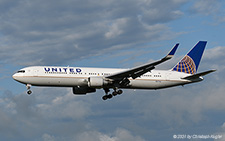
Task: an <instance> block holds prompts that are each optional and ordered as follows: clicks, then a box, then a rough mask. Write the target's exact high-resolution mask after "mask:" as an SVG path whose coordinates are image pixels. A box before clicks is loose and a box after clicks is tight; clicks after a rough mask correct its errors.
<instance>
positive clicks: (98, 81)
mask: <svg viewBox="0 0 225 141" xmlns="http://www.w3.org/2000/svg"><path fill="white" fill-rule="evenodd" d="M104 84H107V82H106V81H105V80H104V79H103V78H102V77H89V78H88V87H91V88H102V87H103V85H104Z"/></svg>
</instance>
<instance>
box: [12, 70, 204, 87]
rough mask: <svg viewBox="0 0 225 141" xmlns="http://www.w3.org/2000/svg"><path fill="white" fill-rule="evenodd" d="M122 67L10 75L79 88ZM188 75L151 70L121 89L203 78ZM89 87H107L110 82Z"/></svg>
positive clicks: (25, 80)
mask: <svg viewBox="0 0 225 141" xmlns="http://www.w3.org/2000/svg"><path fill="white" fill-rule="evenodd" d="M125 70H127V69H114V68H84V67H53V66H33V67H26V68H23V69H21V70H20V71H18V72H17V73H15V74H14V75H13V78H14V79H15V80H17V81H18V82H21V83H24V84H30V85H32V86H56V87H75V86H81V87H82V86H88V85H89V84H88V81H89V80H88V79H89V78H90V77H93V78H103V79H105V77H107V76H109V75H112V74H116V73H118V72H121V71H125ZM189 75H190V74H186V73H183V72H176V71H171V70H152V71H151V72H147V73H145V74H144V75H142V76H140V77H138V78H136V79H132V78H129V80H130V84H129V85H128V86H126V87H121V88H131V89H160V88H167V87H173V86H177V85H185V84H188V83H193V82H198V81H201V80H203V78H202V77H201V78H198V79H196V80H194V81H193V80H192V81H190V80H186V79H182V78H184V77H186V76H189ZM89 87H93V88H104V87H108V88H110V85H104V84H103V85H102V86H99V85H96V86H89Z"/></svg>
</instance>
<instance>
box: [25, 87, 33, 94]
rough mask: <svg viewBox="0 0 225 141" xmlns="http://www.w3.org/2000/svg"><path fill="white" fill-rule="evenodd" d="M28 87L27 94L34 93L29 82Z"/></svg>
mask: <svg viewBox="0 0 225 141" xmlns="http://www.w3.org/2000/svg"><path fill="white" fill-rule="evenodd" d="M26 87H27V94H28V95H30V94H31V93H32V91H31V90H30V87H31V85H30V84H27V85H26Z"/></svg>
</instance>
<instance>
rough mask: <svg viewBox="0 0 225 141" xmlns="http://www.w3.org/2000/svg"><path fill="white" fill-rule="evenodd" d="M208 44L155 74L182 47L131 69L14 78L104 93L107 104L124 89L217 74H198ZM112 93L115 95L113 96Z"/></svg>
mask: <svg viewBox="0 0 225 141" xmlns="http://www.w3.org/2000/svg"><path fill="white" fill-rule="evenodd" d="M206 43H207V41H199V42H198V43H197V44H196V45H195V46H194V47H193V48H192V49H191V50H190V51H189V52H188V53H187V54H186V55H185V56H184V57H183V58H182V59H181V60H180V61H179V62H178V63H177V64H176V65H175V66H174V67H173V68H172V69H169V70H155V67H156V66H157V65H159V64H161V63H163V62H165V61H167V60H169V59H171V58H172V57H173V56H174V54H175V52H176V50H177V48H178V45H179V43H177V44H175V46H174V47H173V48H172V49H171V50H170V51H169V53H168V54H167V55H166V56H165V57H163V58H162V59H160V60H158V61H154V62H152V63H146V64H143V65H140V66H137V67H134V68H131V69H116V68H88V67H69V66H68V67H57V66H31V67H25V68H23V69H20V70H19V71H17V72H16V73H15V74H14V75H13V76H12V77H13V79H14V80H16V81H18V82H20V83H23V84H25V85H26V87H27V94H29V95H30V94H31V93H32V91H31V90H30V88H31V86H53V87H72V91H73V94H75V95H86V94H87V93H94V92H96V89H103V90H104V91H105V95H104V96H103V97H102V99H103V100H107V99H111V98H112V97H114V96H116V95H120V94H122V93H123V91H122V89H163V88H169V87H174V86H179V85H182V86H183V85H186V84H190V83H195V82H200V81H202V80H203V77H202V76H204V75H207V74H209V73H212V72H214V71H216V70H214V69H212V70H208V71H204V72H201V73H197V70H198V67H199V63H200V61H201V58H202V54H203V52H204V49H205V46H206ZM110 89H113V92H112V93H111V94H109V92H110Z"/></svg>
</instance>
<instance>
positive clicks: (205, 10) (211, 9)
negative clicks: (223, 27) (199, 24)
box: [191, 0, 220, 16]
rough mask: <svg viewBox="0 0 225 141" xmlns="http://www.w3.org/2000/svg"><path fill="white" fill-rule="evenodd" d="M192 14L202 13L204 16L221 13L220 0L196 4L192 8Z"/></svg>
mask: <svg viewBox="0 0 225 141" xmlns="http://www.w3.org/2000/svg"><path fill="white" fill-rule="evenodd" d="M191 9H192V12H195V13H200V14H203V15H207V16H208V15H211V14H215V13H218V12H219V9H220V1H219V0H199V1H197V2H195V3H194V5H193V7H192V8H191Z"/></svg>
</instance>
